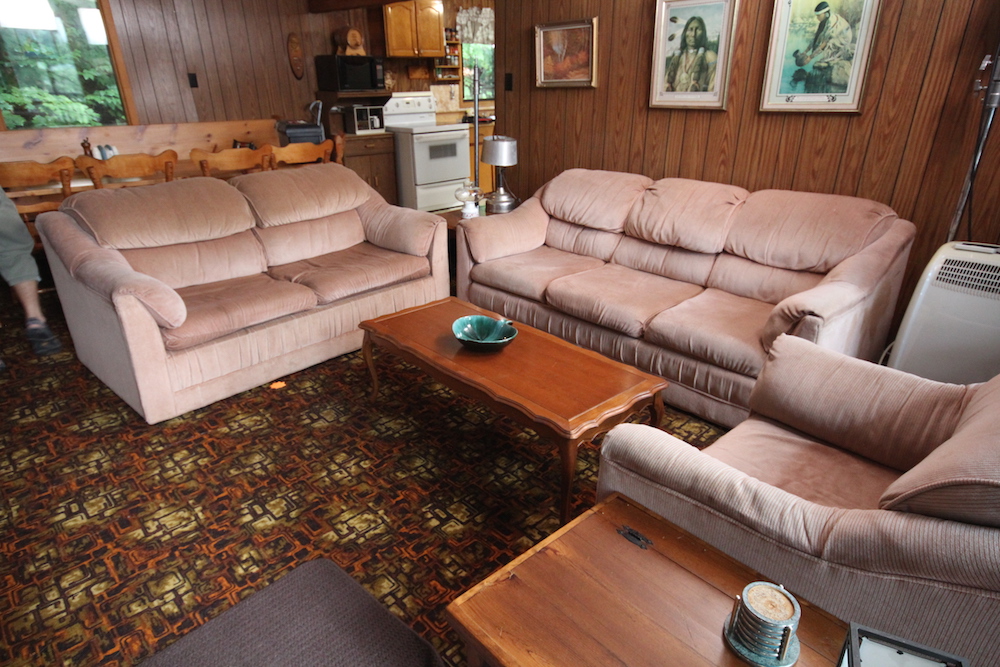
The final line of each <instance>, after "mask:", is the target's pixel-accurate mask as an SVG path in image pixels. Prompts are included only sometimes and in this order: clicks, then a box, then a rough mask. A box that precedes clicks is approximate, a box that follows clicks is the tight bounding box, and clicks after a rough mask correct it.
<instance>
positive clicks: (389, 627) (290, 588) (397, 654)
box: [142, 559, 442, 667]
mask: <svg viewBox="0 0 1000 667" xmlns="http://www.w3.org/2000/svg"><path fill="white" fill-rule="evenodd" d="M142 665H143V667H175V666H176V667H237V666H239V667H251V666H253V665H259V666H260V667H281V666H284V665H287V666H288V667H313V666H315V667H320V666H324V665H327V666H330V667H341V666H343V667H366V666H370V667H432V666H433V667H440V666H441V665H442V662H441V658H440V657H439V656H438V655H437V653H436V652H435V651H434V649H433V648H432V647H431V645H430V644H428V643H427V642H426V641H424V640H423V639H422V638H421V637H420V636H419V635H418V634H417V633H415V632H414V631H413V630H412V629H410V628H409V627H408V626H407V625H406V624H405V623H403V622H402V621H401V620H400V619H398V618H396V617H395V616H394V615H393V614H392V612H390V611H389V610H388V609H386V608H385V607H383V606H382V605H381V603H379V601H378V600H376V599H375V598H374V597H372V596H371V595H369V594H368V592H367V591H366V590H365V589H364V588H362V587H361V586H360V585H359V584H358V583H357V582H355V581H354V580H353V579H351V577H350V576H348V574H347V573H346V572H344V571H343V570H341V569H340V568H339V567H337V566H336V565H335V564H334V563H333V562H331V561H329V560H326V559H318V560H313V561H309V562H308V563H304V564H302V565H299V566H298V567H296V568H295V569H293V570H292V571H291V572H290V573H288V574H287V575H285V576H284V577H282V578H281V579H279V580H278V581H276V582H274V583H273V584H271V585H270V586H268V587H267V588H264V589H263V590H260V591H257V592H256V593H254V594H253V595H251V596H250V597H248V598H246V599H245V600H241V601H240V602H239V603H238V604H236V605H235V606H233V607H232V608H230V609H227V610H226V611H224V612H223V613H222V614H220V615H219V616H217V617H215V618H213V619H212V620H211V621H209V622H208V623H206V624H205V625H203V626H201V627H199V628H196V629H195V630H192V631H191V632H190V633H188V634H187V635H185V636H184V637H181V638H180V639H179V640H177V642H175V643H174V644H171V645H170V646H168V647H167V648H165V649H163V650H162V651H160V652H159V653H157V654H156V655H154V656H152V657H151V658H149V659H148V660H146V661H145V662H143V663H142Z"/></svg>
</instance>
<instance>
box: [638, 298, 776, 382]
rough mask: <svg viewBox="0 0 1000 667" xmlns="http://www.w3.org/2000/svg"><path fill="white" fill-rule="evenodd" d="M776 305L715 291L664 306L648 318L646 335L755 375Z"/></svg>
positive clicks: (691, 354) (651, 340) (672, 347)
mask: <svg viewBox="0 0 1000 667" xmlns="http://www.w3.org/2000/svg"><path fill="white" fill-rule="evenodd" d="M773 308H774V306H772V305H771V304H769V303H764V302H763V301H757V300H755V299H747V298H746V297H741V296H736V295H734V294H729V293H727V292H722V291H720V290H717V289H706V290H705V291H703V292H702V293H701V294H698V295H697V296H695V297H693V298H691V299H688V300H687V301H684V302H682V303H680V304H678V305H676V306H674V307H673V308H668V309H667V310H664V311H663V312H661V313H660V314H659V315H657V316H656V317H654V318H653V319H652V320H650V322H649V324H648V325H647V326H646V333H645V335H644V338H645V340H646V341H647V342H649V343H652V344H653V345H659V346H661V347H665V348H667V349H670V350H674V351H677V352H681V353H683V354H686V355H687V356H689V357H694V358H695V359H701V360H703V361H707V362H710V363H713V364H715V365H716V366H720V367H722V368H726V369H728V370H731V371H733V372H736V373H740V374H742V375H747V376H750V377H756V376H757V374H758V373H759V372H760V369H761V367H762V366H763V365H764V359H765V358H766V356H767V355H766V354H765V353H764V348H763V347H762V346H761V344H760V330H761V327H763V326H764V322H766V321H767V316H768V315H769V314H770V312H771V310H772V309H773Z"/></svg>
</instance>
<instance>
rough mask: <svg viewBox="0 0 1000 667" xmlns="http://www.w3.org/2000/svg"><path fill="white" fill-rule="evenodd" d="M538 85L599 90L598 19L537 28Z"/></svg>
mask: <svg viewBox="0 0 1000 667" xmlns="http://www.w3.org/2000/svg"><path fill="white" fill-rule="evenodd" d="M535 85H536V86H537V87H539V88H597V17H596V16H595V17H593V18H589V19H582V20H579V21H566V22H562V23H544V24H539V25H536V26H535Z"/></svg>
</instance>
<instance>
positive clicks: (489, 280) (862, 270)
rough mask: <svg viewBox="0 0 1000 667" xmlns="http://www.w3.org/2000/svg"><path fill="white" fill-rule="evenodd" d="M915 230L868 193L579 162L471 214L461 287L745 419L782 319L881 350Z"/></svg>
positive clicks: (710, 407)
mask: <svg viewBox="0 0 1000 667" xmlns="http://www.w3.org/2000/svg"><path fill="white" fill-rule="evenodd" d="M913 237H914V226H913V224H912V223H910V222H907V221H905V220H900V219H899V218H898V217H897V216H896V214H895V213H894V212H893V211H892V210H891V209H890V208H889V207H887V206H885V205H883V204H879V203H877V202H873V201H869V200H866V199H858V198H854V197H844V196H836V195H824V194H812V193H804V192H790V191H782V190H762V191H759V192H754V193H750V192H747V191H746V190H744V189H743V188H740V187H736V186H733V185H723V184H719V183H706V182H701V181H692V180H686V179H677V178H668V179H663V180H660V181H655V182H654V181H653V180H651V179H649V178H647V177H645V176H641V175H636V174H625V173H618V172H607V171H590V170H584V169H571V170H569V171H566V172H564V173H562V174H560V175H559V176H557V177H556V178H555V179H553V180H552V181H550V182H549V183H547V184H546V185H544V186H543V187H542V188H540V189H539V191H538V192H537V193H535V195H534V196H533V197H531V198H530V199H528V200H527V201H525V202H524V203H523V204H522V205H521V206H520V207H519V208H517V209H516V210H515V211H513V212H512V213H509V214H506V215H500V216H490V217H485V218H478V219H473V220H468V221H463V222H462V223H461V224H460V225H459V227H458V233H457V259H456V273H457V289H458V296H459V298H462V299H465V300H467V301H471V302H472V303H475V304H477V305H479V306H483V307H485V308H489V309H491V310H493V311H496V312H499V313H502V314H503V315H505V316H507V317H509V318H511V319H515V320H519V321H522V322H525V323H527V324H530V325H532V326H535V327H538V328H540V329H544V330H546V331H549V332H550V333H554V334H556V335H558V336H560V337H562V338H565V339H567V340H569V341H572V342H574V343H576V344H578V345H582V346H583V347H587V348H590V349H593V350H597V351H598V352H601V353H603V354H605V355H607V356H610V357H612V358H615V359H618V360H620V361H624V362H626V363H629V364H632V365H634V366H637V367H639V368H642V369H643V370H646V371H648V372H651V373H654V374H656V375H660V376H662V377H664V378H666V379H668V380H670V381H671V385H670V387H669V388H668V389H667V390H666V391H665V392H664V400H665V401H666V402H668V403H670V404H672V405H675V406H677V407H679V408H681V409H684V410H687V411H689V412H692V413H694V414H697V415H700V416H702V417H704V418H706V419H709V420H711V421H714V422H716V423H719V424H723V425H726V426H732V425H734V424H736V423H738V422H740V421H741V420H742V419H744V418H746V416H747V406H748V401H749V397H750V391H751V389H752V388H753V385H754V382H755V380H756V377H757V374H758V373H759V372H760V369H761V366H762V365H763V363H764V359H765V357H766V355H767V350H768V349H769V348H770V346H771V342H772V341H773V340H774V339H775V338H776V337H777V336H778V335H779V334H781V333H785V332H789V333H794V334H796V335H799V336H802V337H804V338H807V339H809V340H812V341H815V342H817V343H819V344H820V345H822V346H824V347H827V348H831V349H835V350H839V351H841V352H844V353H846V354H849V355H851V356H856V357H862V358H868V359H872V358H875V357H877V356H878V354H879V353H880V352H881V351H882V349H883V346H884V344H885V341H886V336H887V334H888V330H889V326H890V321H891V318H892V314H893V309H894V306H895V304H896V299H897V296H898V294H899V288H900V284H901V282H902V277H903V270H904V268H905V266H906V259H907V256H908V254H909V250H910V246H911V244H912V242H913Z"/></svg>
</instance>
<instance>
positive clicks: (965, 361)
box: [888, 242, 1000, 384]
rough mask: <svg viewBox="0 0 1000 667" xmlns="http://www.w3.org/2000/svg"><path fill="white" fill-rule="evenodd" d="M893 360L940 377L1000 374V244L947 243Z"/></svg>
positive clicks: (922, 286)
mask: <svg viewBox="0 0 1000 667" xmlns="http://www.w3.org/2000/svg"><path fill="white" fill-rule="evenodd" d="M888 365H889V366H890V367H891V368H897V369H899V370H902V371H906V372H907V373H913V374H914V375H919V376H921V377H925V378H928V379H931V380H937V381H939V382H951V383H955V384H972V383H974V382H985V381H986V380H989V379H990V378H992V377H993V376H995V375H998V374H1000V246H997V245H991V244H987V243H967V242H966V243H962V242H956V243H946V244H945V245H943V246H941V248H939V249H938V251H937V252H936V253H935V254H934V256H933V257H932V258H931V261H930V263H929V264H928V265H927V268H926V269H924V273H923V275H922V276H921V278H920V283H919V284H918V285H917V289H916V291H915V292H914V293H913V298H912V299H910V305H909V306H908V307H907V308H906V314H905V315H904V316H903V322H902V324H900V327H899V334H898V335H897V336H896V342H895V343H893V346H892V350H891V354H890V357H889V362H888Z"/></svg>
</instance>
